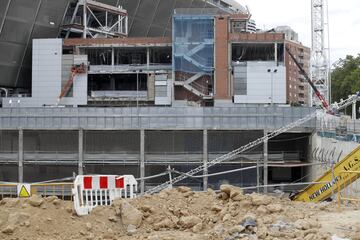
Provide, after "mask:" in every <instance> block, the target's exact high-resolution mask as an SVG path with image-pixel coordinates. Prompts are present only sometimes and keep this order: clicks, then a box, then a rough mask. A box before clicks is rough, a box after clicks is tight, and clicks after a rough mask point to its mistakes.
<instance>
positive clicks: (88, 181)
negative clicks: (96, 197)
mask: <svg viewBox="0 0 360 240" xmlns="http://www.w3.org/2000/svg"><path fill="white" fill-rule="evenodd" d="M84 189H92V177H84Z"/></svg>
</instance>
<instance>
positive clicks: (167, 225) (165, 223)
mask: <svg viewBox="0 0 360 240" xmlns="http://www.w3.org/2000/svg"><path fill="white" fill-rule="evenodd" d="M173 227H174V223H173V222H172V221H171V220H170V219H168V218H165V219H163V220H162V221H160V222H157V223H155V224H154V229H155V230H160V229H171V228H173Z"/></svg>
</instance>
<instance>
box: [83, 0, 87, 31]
mask: <svg viewBox="0 0 360 240" xmlns="http://www.w3.org/2000/svg"><path fill="white" fill-rule="evenodd" d="M83 21H84V22H83V25H84V32H83V38H86V33H87V4H86V3H84V8H83Z"/></svg>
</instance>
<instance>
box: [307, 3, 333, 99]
mask: <svg viewBox="0 0 360 240" xmlns="http://www.w3.org/2000/svg"><path fill="white" fill-rule="evenodd" d="M327 11H328V8H327V0H311V32H312V36H311V39H312V44H311V75H312V76H311V79H312V81H313V83H314V85H315V87H316V89H318V90H319V92H320V94H321V95H322V96H324V98H325V100H326V101H327V102H331V99H330V98H331V80H330V74H329V65H330V64H329V57H330V56H329V55H330V54H329V35H328V34H329V31H328V13H327ZM310 96H311V103H312V104H311V105H320V104H319V98H318V96H317V94H316V92H315V91H313V90H311V95H310Z"/></svg>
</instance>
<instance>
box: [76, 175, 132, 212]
mask: <svg viewBox="0 0 360 240" xmlns="http://www.w3.org/2000/svg"><path fill="white" fill-rule="evenodd" d="M72 191H73V195H74V208H75V211H76V213H77V214H78V215H79V216H82V215H87V214H89V213H90V211H91V210H92V209H93V208H95V207H96V206H102V205H111V204H112V202H113V201H114V200H115V199H117V198H134V197H135V196H136V195H135V193H136V192H137V181H136V180H135V178H134V176H133V175H123V176H116V175H78V176H77V177H76V178H75V181H74V188H73V190H72Z"/></svg>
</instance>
